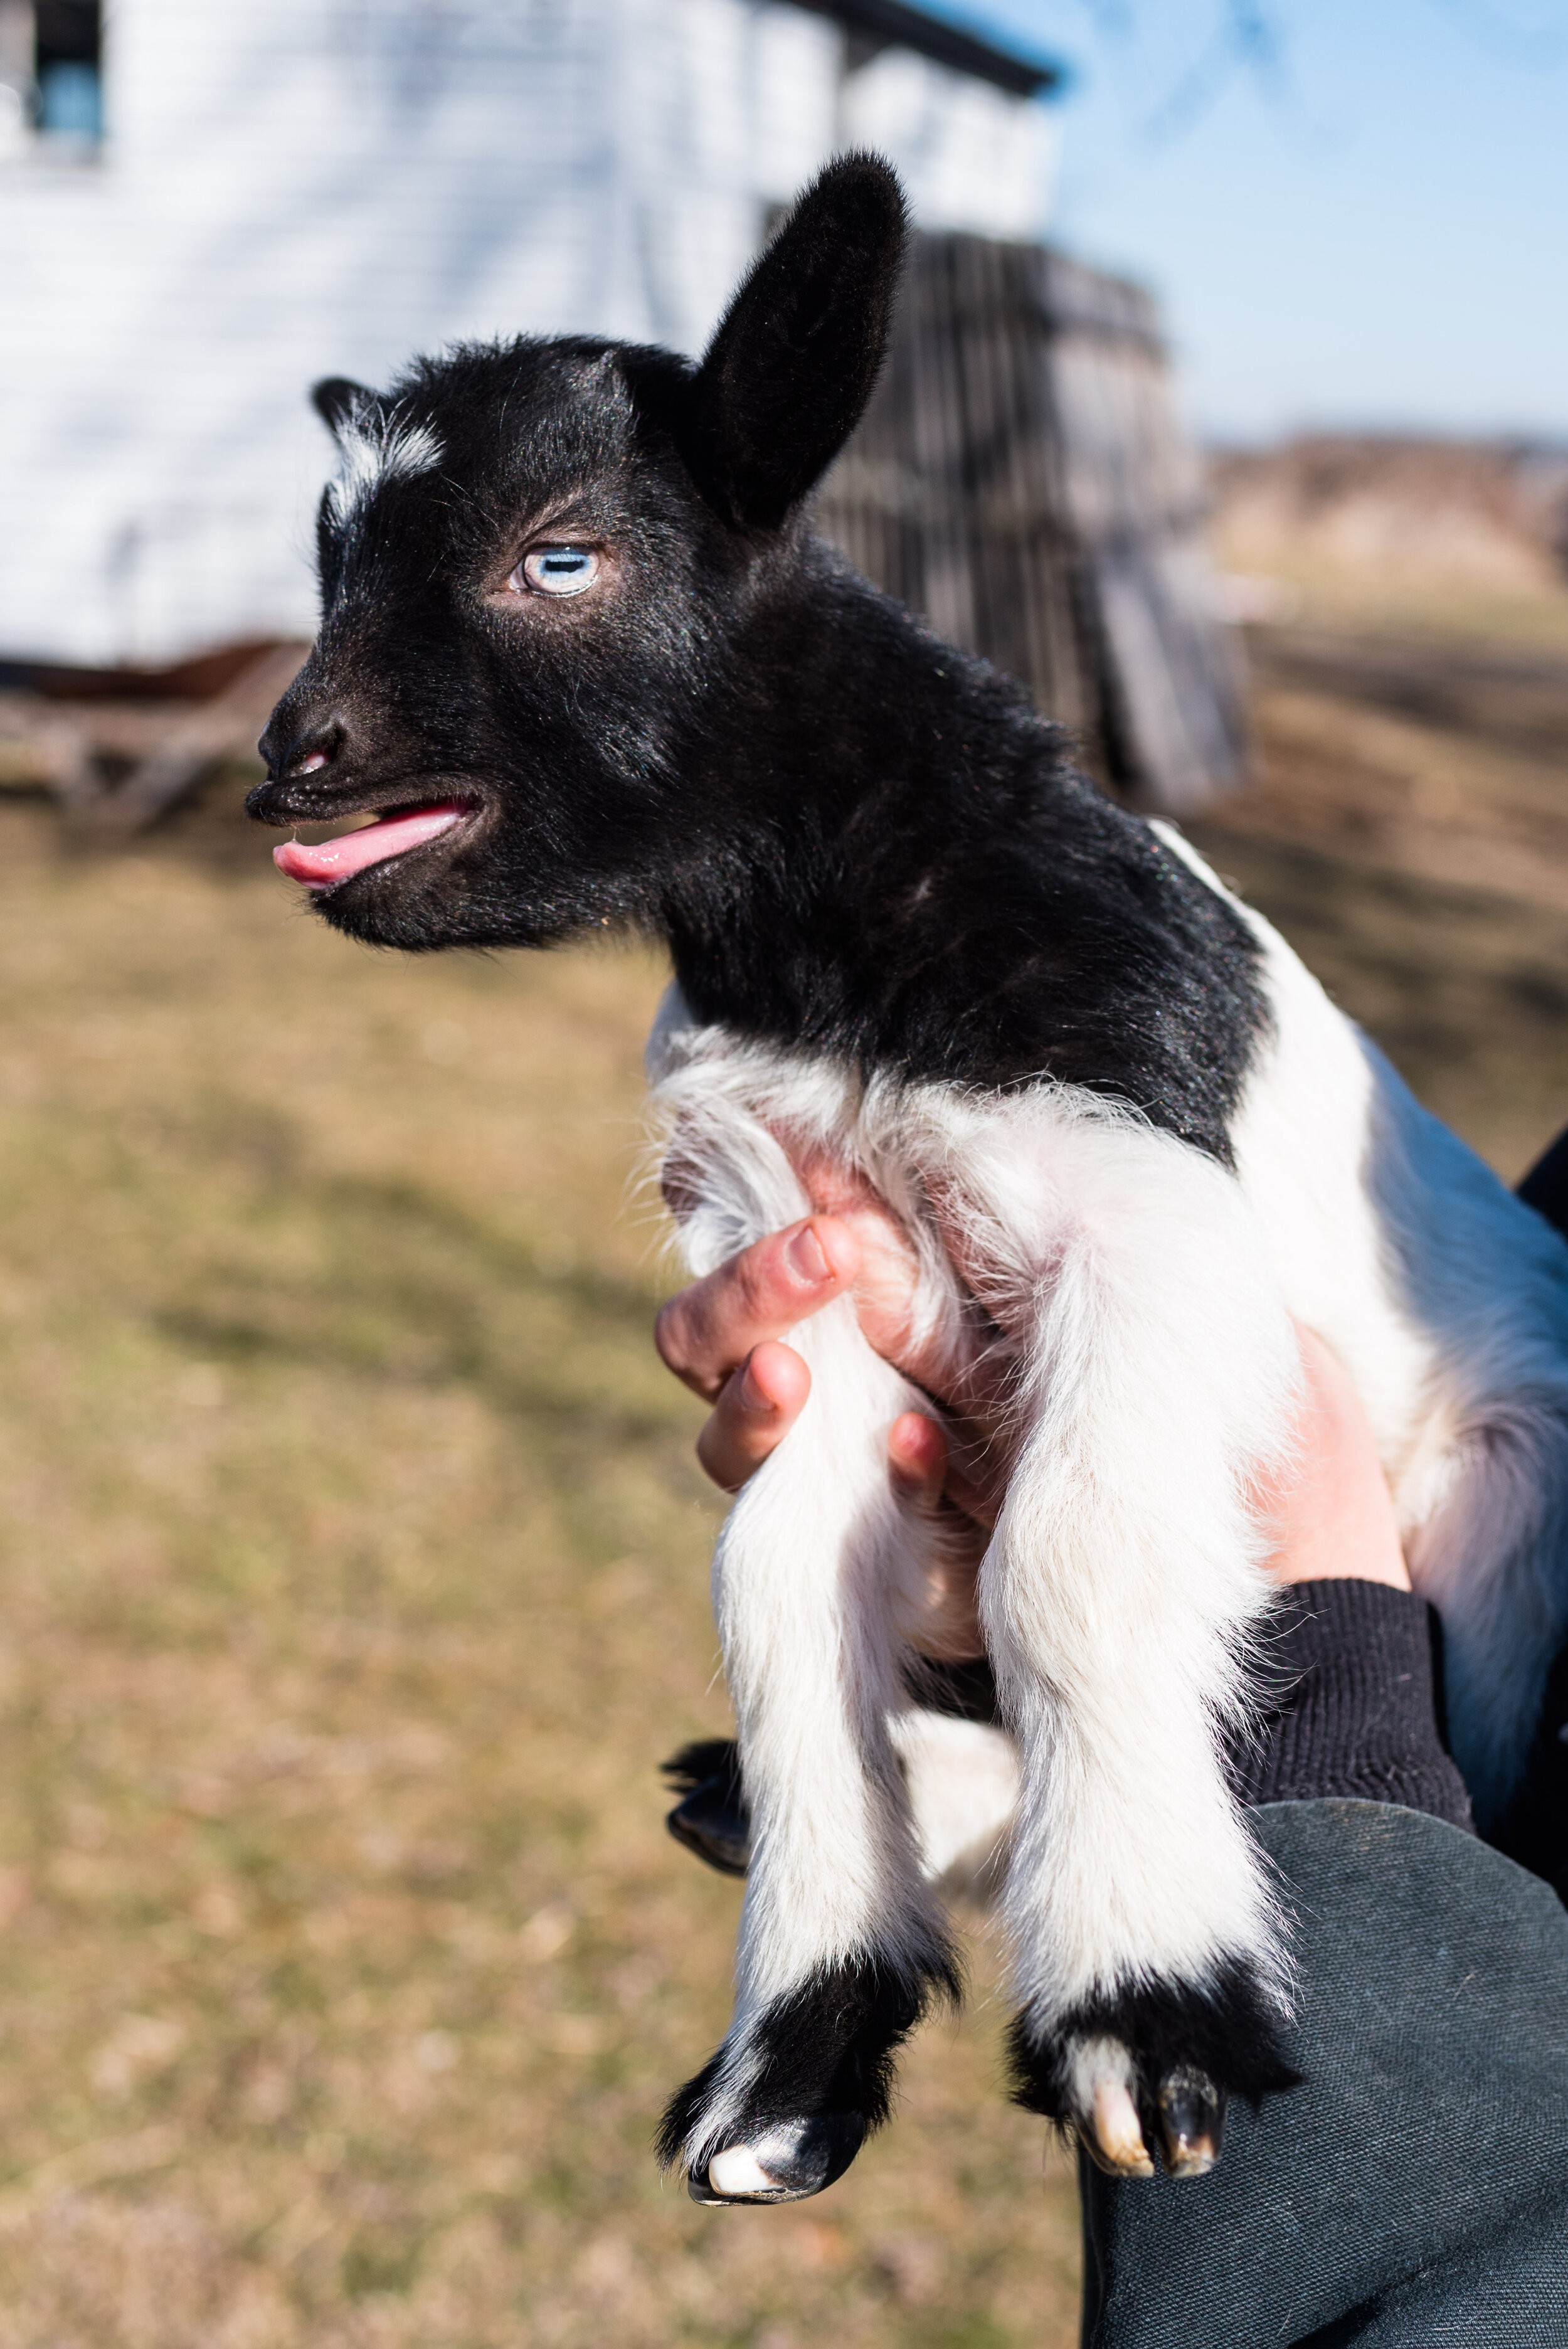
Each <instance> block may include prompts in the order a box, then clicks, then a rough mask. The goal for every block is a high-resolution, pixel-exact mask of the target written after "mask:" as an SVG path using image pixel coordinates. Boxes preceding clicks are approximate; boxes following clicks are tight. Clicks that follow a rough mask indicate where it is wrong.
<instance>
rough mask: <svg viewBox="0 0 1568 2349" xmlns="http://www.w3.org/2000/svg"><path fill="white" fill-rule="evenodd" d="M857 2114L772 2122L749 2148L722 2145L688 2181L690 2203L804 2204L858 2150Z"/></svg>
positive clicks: (860, 2124)
mask: <svg viewBox="0 0 1568 2349" xmlns="http://www.w3.org/2000/svg"><path fill="white" fill-rule="evenodd" d="M865 2133H866V2124H865V2116H864V2115H863V2114H861V2113H817V2114H814V2115H813V2116H811V2117H810V2119H808V2120H798V2121H776V2122H775V2123H774V2125H773V2127H771V2128H769V2129H765V2130H764V2131H763V2132H762V2134H761V2135H760V2136H758V2137H753V2138H752V2140H751V2142H750V2143H749V2144H748V2145H731V2146H726V2147H725V2148H724V2149H723V2151H722V2152H720V2153H716V2154H715V2155H714V2157H713V2158H712V2160H711V2161H710V2162H709V2163H708V2165H707V2170H706V2171H705V2172H704V2174H703V2175H702V2176H701V2177H700V2178H696V2177H694V2178H690V2179H688V2180H687V2184H686V2191H687V2193H688V2194H689V2195H690V2196H691V2199H692V2200H693V2201H694V2202H705V2203H708V2204H712V2205H717V2204H721V2203H725V2204H728V2203H748V2202H804V2201H806V2200H807V2199H809V2198H810V2196H811V2195H813V2194H820V2192H821V2191H822V2189H823V2188H824V2187H825V2186H831V2185H833V2184H834V2183H835V2182H836V2180H837V2179H839V2178H841V2177H842V2176H843V2174H844V2172H845V2170H846V2169H848V2168H849V2166H850V2164H851V2161H853V2159H854V2158H855V2156H856V2154H857V2153H859V2151H860V2149H861V2143H862V2141H863V2140H864V2137H865Z"/></svg>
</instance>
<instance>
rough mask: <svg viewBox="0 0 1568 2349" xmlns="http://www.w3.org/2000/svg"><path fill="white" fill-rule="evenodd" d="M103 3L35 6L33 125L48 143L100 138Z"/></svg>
mask: <svg viewBox="0 0 1568 2349" xmlns="http://www.w3.org/2000/svg"><path fill="white" fill-rule="evenodd" d="M102 66H103V9H102V5H101V0H33V121H34V126H35V128H36V129H38V130H40V131H42V132H43V133H44V135H45V136H46V137H55V138H62V139H75V140H84V141H96V140H98V139H101V137H102V136H103V71H102Z"/></svg>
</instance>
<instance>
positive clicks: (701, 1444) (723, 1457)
mask: <svg viewBox="0 0 1568 2349" xmlns="http://www.w3.org/2000/svg"><path fill="white" fill-rule="evenodd" d="M810 1392H811V1373H810V1371H809V1370H808V1369H807V1367H806V1365H805V1363H804V1362H803V1361H801V1359H800V1357H799V1354H797V1353H796V1352H795V1351H794V1350H793V1348H792V1347H789V1346H780V1345H779V1344H777V1343H775V1342H774V1341H773V1340H764V1342H763V1343H762V1344H761V1345H760V1346H757V1347H754V1348H753V1350H752V1351H751V1353H750V1354H749V1355H748V1357H747V1359H746V1361H744V1362H743V1363H742V1364H741V1366H740V1368H739V1369H738V1371H733V1372H732V1373H731V1375H730V1377H729V1379H728V1381H727V1383H726V1386H725V1389H724V1392H723V1393H722V1394H721V1395H720V1396H719V1399H718V1401H717V1403H716V1405H715V1406H714V1409H713V1412H712V1413H711V1414H710V1416H709V1417H708V1419H707V1421H706V1423H704V1426H703V1430H702V1433H701V1434H700V1435H699V1436H698V1437H697V1440H696V1456H697V1459H698V1461H699V1463H700V1464H701V1466H702V1468H703V1471H704V1474H705V1475H708V1476H711V1477H712V1479H713V1481H714V1483H715V1484H716V1485H718V1486H719V1487H720V1488H721V1489H722V1490H723V1491H724V1492H726V1493H734V1492H738V1490H739V1488H740V1486H741V1485H744V1484H745V1482H746V1480H747V1478H748V1476H749V1475H752V1474H753V1473H754V1472H755V1471H756V1470H757V1469H758V1468H760V1467H761V1465H762V1463H763V1462H764V1461H765V1460H766V1459H767V1457H768V1455H769V1453H770V1452H771V1451H773V1450H774V1448H775V1446H776V1445H778V1444H781V1443H782V1442H783V1440H784V1438H785V1436H786V1435H788V1434H789V1430H790V1429H791V1427H793V1425H794V1424H795V1422H796V1420H797V1419H798V1418H799V1415H800V1413H801V1410H802V1409H803V1407H804V1405H805V1402H806V1398H807V1396H808V1395H809V1394H810Z"/></svg>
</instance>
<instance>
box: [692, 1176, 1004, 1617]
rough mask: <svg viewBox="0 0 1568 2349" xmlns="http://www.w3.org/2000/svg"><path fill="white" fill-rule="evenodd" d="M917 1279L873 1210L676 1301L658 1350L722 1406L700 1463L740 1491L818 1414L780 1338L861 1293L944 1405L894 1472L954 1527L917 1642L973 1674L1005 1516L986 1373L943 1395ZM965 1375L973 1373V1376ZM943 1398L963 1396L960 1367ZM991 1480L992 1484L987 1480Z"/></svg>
mask: <svg viewBox="0 0 1568 2349" xmlns="http://www.w3.org/2000/svg"><path fill="white" fill-rule="evenodd" d="M914 1290H915V1267H914V1259H913V1255H912V1254H911V1251H910V1248H909V1246H908V1243H907V1241H906V1240H905V1238H904V1237H903V1232H902V1231H901V1230H900V1228H899V1226H898V1225H897V1223H896V1222H895V1221H894V1220H893V1218H892V1216H890V1215H889V1214H888V1213H887V1211H886V1209H885V1208H883V1207H882V1206H880V1205H879V1204H878V1203H876V1202H874V1201H869V1200H868V1201H866V1202H864V1203H861V1204H857V1205H856V1206H852V1207H851V1208H850V1209H849V1210H848V1211H847V1212H845V1213H843V1214H840V1215H834V1216H826V1215H824V1216H810V1217H808V1218H806V1219H805V1220H804V1221H802V1222H800V1223H798V1224H791V1225H789V1226H788V1228H787V1229H786V1230H784V1231H781V1232H774V1233H771V1234H769V1237H767V1238H766V1239H763V1240H758V1242H757V1243H756V1245H755V1246H754V1247H748V1248H745V1249H743V1250H742V1251H741V1253H740V1254H739V1255H738V1256H736V1257H731V1258H730V1259H729V1261H728V1263H727V1264H724V1265H721V1266H720V1267H719V1268H718V1270H717V1272H713V1273H710V1274H709V1275H708V1276H707V1278H706V1279H705V1280H699V1281H695V1282H694V1283H693V1284H692V1286H691V1287H690V1288H685V1289H683V1290H682V1291H681V1292H680V1294H679V1296H677V1297H673V1298H672V1299H670V1301H669V1303H668V1304H667V1305H666V1306H665V1308H664V1309H663V1311H662V1312H661V1313H660V1315H659V1317H658V1320H657V1323H656V1324H655V1343H656V1345H657V1347H658V1350H659V1353H660V1355H661V1356H662V1358H663V1360H664V1361H665V1363H666V1364H667V1365H668V1367H669V1368H670V1369H671V1370H672V1371H675V1373H676V1377H677V1378H680V1379H682V1380H684V1381H685V1382H686V1385H687V1386H689V1387H691V1388H692V1389H693V1390H694V1392H696V1393H697V1394H700V1395H701V1396H703V1397H704V1399H705V1400H706V1401H707V1402H711V1403H712V1404H713V1406H714V1408H713V1411H712V1413H711V1414H710V1415H709V1417H708V1419H707V1423H705V1425H704V1427H703V1429H702V1432H701V1433H700V1434H699V1436H698V1437H697V1444H696V1452H697V1458H698V1460H699V1461H700V1462H701V1464H702V1466H703V1468H704V1469H705V1470H706V1471H707V1475H709V1476H711V1477H712V1479H713V1481H714V1483H715V1484H716V1485H719V1486H721V1487H722V1488H723V1490H724V1491H726V1492H728V1493H733V1492H736V1491H738V1489H739V1487H740V1486H741V1485H744V1484H745V1482H746V1480H747V1478H748V1476H750V1475H753V1474H754V1473H755V1471H756V1470H757V1469H758V1468H759V1467H760V1466H761V1464H762V1463H763V1461H764V1460H766V1459H767V1457H768V1456H769V1454H770V1453H771V1452H772V1451H774V1450H775V1449H776V1447H777V1446H778V1445H779V1444H780V1443H781V1442H782V1441H783V1438H784V1437H785V1436H786V1435H787V1434H788V1433H789V1429H790V1428H791V1427H792V1426H793V1425H794V1423H795V1422H796V1420H797V1419H798V1418H799V1414H800V1413H801V1411H802V1409H803V1408H804V1406H805V1402H806V1398H807V1396H808V1395H809V1394H810V1389H811V1374H810V1371H809V1369H808V1368H807V1366H806V1364H805V1362H804V1361H802V1360H801V1358H800V1356H799V1354H798V1353H797V1352H796V1351H795V1350H794V1349H793V1348H792V1347H790V1346H787V1345H784V1344H783V1343H781V1342H780V1338H781V1333H782V1332H783V1331H785V1330H791V1329H793V1328H794V1327H795V1326H796V1325H797V1323H799V1322H800V1321H803V1320H805V1319H808V1318H809V1317H810V1315H811V1314H813V1313H818V1312H820V1311H821V1309H822V1308H823V1307H824V1306H825V1305H827V1304H830V1302H831V1301H832V1299H834V1298H837V1297H841V1296H843V1295H845V1294H846V1293H847V1294H850V1295H852V1297H853V1299H854V1301H855V1309H856V1312H857V1314H858V1316H859V1318H860V1322H861V1328H862V1330H864V1331H865V1334H866V1336H867V1338H868V1339H869V1340H870V1342H871V1343H872V1346H874V1347H875V1348H876V1350H877V1351H878V1352H879V1353H880V1354H882V1355H883V1356H884V1357H885V1358H886V1359H887V1360H888V1361H892V1362H893V1363H894V1364H895V1365H896V1366H897V1368H898V1369H900V1370H901V1371H903V1372H904V1374H905V1376H906V1377H908V1378H910V1379H913V1381H916V1382H917V1383H919V1384H923V1385H925V1386H926V1387H927V1388H928V1389H929V1390H930V1391H931V1392H933V1393H934V1395H935V1396H936V1399H937V1400H938V1401H940V1402H942V1403H943V1404H944V1406H946V1407H947V1408H948V1411H949V1418H948V1421H947V1424H946V1426H945V1427H944V1426H943V1425H941V1424H939V1423H938V1422H937V1421H936V1420H935V1419H934V1418H930V1417H928V1416H927V1415H926V1414H925V1413H921V1412H905V1413H902V1414H901V1416H900V1417H899V1418H898V1419H897V1420H895V1422H894V1423H893V1426H892V1431H891V1433H890V1436H889V1441H888V1468H889V1473H890V1475H892V1480H893V1483H894V1485H895V1486H896V1487H897V1488H898V1490H899V1491H900V1492H901V1493H902V1495H903V1498H904V1500H905V1501H906V1503H907V1504H908V1506H910V1507H912V1508H913V1509H914V1510H916V1511H918V1512H921V1513H923V1514H926V1515H932V1516H935V1515H938V1514H940V1515H941V1516H943V1518H944V1520H945V1524H944V1533H945V1535H946V1538H945V1539H944V1541H943V1542H942V1543H940V1544H939V1545H937V1546H936V1547H937V1549H938V1551H939V1553H940V1557H941V1561H942V1562H941V1563H940V1564H939V1565H934V1566H933V1567H932V1568H931V1569H930V1571H929V1574H928V1578H927V1585H926V1591H925V1603H924V1608H923V1614H922V1618H921V1620H920V1622H919V1625H918V1627H917V1629H916V1631H915V1640H916V1644H917V1646H918V1647H919V1648H920V1649H921V1651H922V1652H923V1653H924V1654H926V1655H929V1656H932V1657H934V1658H936V1659H938V1660H940V1661H947V1662H961V1661H965V1660H966V1659H968V1658H971V1657H975V1656H978V1655H980V1654H982V1653H983V1652H984V1650H983V1646H982V1642H981V1639H980V1631H979V1623H978V1619H977V1616H976V1612H975V1578H976V1576H977V1574H978V1572H979V1567H980V1560H981V1558H982V1557H984V1555H985V1545H986V1542H987V1540H988V1538H989V1531H990V1527H991V1526H992V1525H993V1524H994V1522H995V1514H996V1503H997V1498H998V1495H997V1493H996V1492H995V1490H994V1489H993V1486H994V1485H995V1454H996V1448H997V1447H996V1440H995V1439H996V1429H995V1423H994V1421H993V1420H992V1419H991V1417H990V1415H989V1414H988V1413H986V1410H985V1405H986V1402H987V1401H991V1402H995V1400H996V1399H995V1398H987V1397H986V1395H985V1392H984V1389H985V1379H984V1376H983V1374H982V1373H981V1372H980V1371H974V1372H973V1374H971V1375H969V1376H967V1377H966V1378H965V1389H966V1391H965V1392H964V1393H962V1394H956V1393H953V1392H941V1391H940V1390H939V1389H938V1387H937V1383H936V1372H935V1365H934V1363H933V1362H932V1361H930V1360H929V1359H928V1358H927V1357H926V1356H925V1355H924V1354H923V1352H922V1350H921V1349H920V1347H919V1345H918V1344H917V1343H916V1341H915V1340H914V1337H913V1333H912V1327H911V1322H912V1310H913V1303H914ZM960 1375H961V1376H962V1375H963V1374H962V1373H961V1374H960ZM942 1383H943V1386H944V1387H951V1385H952V1383H953V1373H952V1371H951V1369H949V1371H948V1375H947V1378H946V1379H944V1381H943V1382H942ZM988 1469H989V1470H990V1474H989V1475H988V1474H987V1470H988Z"/></svg>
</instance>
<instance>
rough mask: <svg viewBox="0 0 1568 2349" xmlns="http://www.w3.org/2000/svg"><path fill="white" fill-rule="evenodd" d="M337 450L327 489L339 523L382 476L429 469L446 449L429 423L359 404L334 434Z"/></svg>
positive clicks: (372, 491)
mask: <svg viewBox="0 0 1568 2349" xmlns="http://www.w3.org/2000/svg"><path fill="white" fill-rule="evenodd" d="M337 453H338V463H337V474H336V478H335V480H334V481H331V482H329V483H328V485H327V492H326V494H327V497H328V500H329V501H330V502H331V506H332V512H333V517H334V519H335V521H336V522H337V523H339V525H341V524H343V523H346V522H347V520H348V518H349V516H350V514H351V513H352V512H353V511H354V509H355V507H356V506H358V505H363V504H365V503H366V502H367V501H368V500H369V499H370V498H371V497H373V496H374V495H375V493H376V492H377V490H378V489H379V488H380V487H381V484H382V483H383V481H398V480H407V479H408V478H409V477H410V476H411V475H413V474H415V473H428V472H433V471H434V470H435V468H436V467H437V466H438V464H439V463H440V461H441V460H442V458H443V456H444V455H445V453H446V451H445V450H444V449H443V448H442V446H441V439H440V435H439V434H438V433H437V432H433V431H432V430H431V429H430V427H429V426H428V424H398V423H397V422H395V421H394V420H393V419H390V418H387V417H382V416H378V415H377V414H376V412H375V411H374V410H373V409H361V411H360V413H359V414H358V415H357V416H355V417H353V418H351V419H350V420H349V421H348V422H347V423H346V424H345V425H344V426H343V428H342V429H341V430H340V432H339V433H338V436H337Z"/></svg>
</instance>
